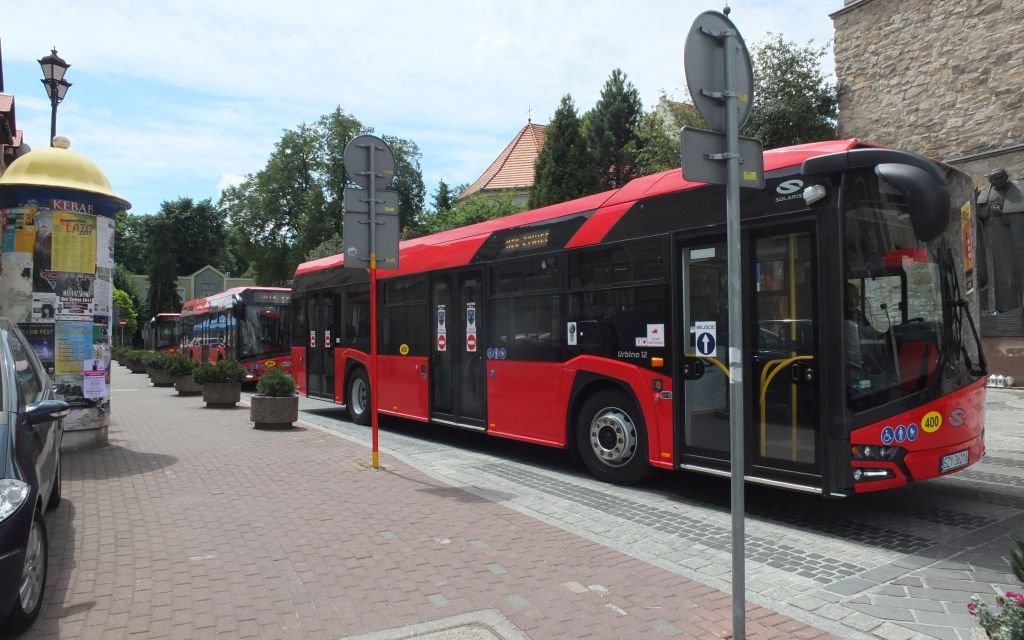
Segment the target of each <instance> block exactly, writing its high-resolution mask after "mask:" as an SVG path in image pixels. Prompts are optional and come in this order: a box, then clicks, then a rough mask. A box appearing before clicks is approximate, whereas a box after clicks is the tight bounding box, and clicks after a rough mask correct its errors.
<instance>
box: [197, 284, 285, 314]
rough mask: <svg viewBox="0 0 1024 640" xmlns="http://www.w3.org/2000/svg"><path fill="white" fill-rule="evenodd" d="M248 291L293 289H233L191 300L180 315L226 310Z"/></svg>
mask: <svg viewBox="0 0 1024 640" xmlns="http://www.w3.org/2000/svg"><path fill="white" fill-rule="evenodd" d="M247 291H281V292H288V293H290V292H291V289H289V288H287V287H232V288H231V289H228V290H227V291H221V292H220V293H215V294H213V295H212V296H207V297H205V298H195V299H194V300H189V301H188V302H186V303H185V304H183V305H182V306H181V314H180V315H186V316H188V315H195V314H197V313H206V312H207V311H212V310H216V309H226V308H227V307H230V306H231V303H232V302H234V301H235V299H236V297H238V296H241V295H242V294H243V293H245V292H247Z"/></svg>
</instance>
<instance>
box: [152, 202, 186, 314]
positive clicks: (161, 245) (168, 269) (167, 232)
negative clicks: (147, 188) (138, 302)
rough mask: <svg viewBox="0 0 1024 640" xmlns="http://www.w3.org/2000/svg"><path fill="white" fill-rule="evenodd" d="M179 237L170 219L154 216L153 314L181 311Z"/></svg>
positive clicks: (163, 216)
mask: <svg viewBox="0 0 1024 640" xmlns="http://www.w3.org/2000/svg"><path fill="white" fill-rule="evenodd" d="M177 236H178V231H177V230H176V229H175V228H174V223H173V222H172V221H171V219H170V218H169V217H168V216H165V215H157V216H154V218H153V220H152V221H151V222H150V225H149V258H150V259H149V270H148V275H149V297H148V300H147V304H146V312H147V313H148V314H149V315H153V316H155V315H156V314H158V313H177V312H178V311H180V310H181V297H179V296H178V290H177V288H178V276H177V274H178V264H177V261H176V256H177V251H176V248H177V240H178V238H177Z"/></svg>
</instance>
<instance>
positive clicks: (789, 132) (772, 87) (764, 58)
mask: <svg viewBox="0 0 1024 640" xmlns="http://www.w3.org/2000/svg"><path fill="white" fill-rule="evenodd" d="M827 53H828V46H824V47H821V48H816V47H813V46H811V45H810V44H807V45H806V46H800V45H798V44H796V43H795V42H789V41H787V40H784V39H783V37H782V36H781V35H779V34H768V36H767V37H766V38H765V39H764V40H762V41H761V42H759V43H758V44H756V45H755V46H754V48H753V51H752V55H751V58H752V63H753V71H754V104H753V105H752V106H751V110H750V119H749V120H747V124H746V126H745V127H744V128H743V132H742V133H743V135H746V136H751V137H754V138H758V139H760V140H761V142H762V144H764V148H765V149H774V148H777V147H784V146H787V145H793V144H801V143H804V142H813V141H816V140H828V139H831V138H834V137H835V131H836V116H837V114H838V109H839V98H838V96H837V94H836V88H835V86H833V85H832V84H830V83H829V82H828V81H827V79H826V77H825V74H824V72H823V71H822V69H821V59H822V58H823V57H825V55H826V54H827Z"/></svg>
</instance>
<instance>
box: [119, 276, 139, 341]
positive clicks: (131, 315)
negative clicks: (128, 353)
mask: <svg viewBox="0 0 1024 640" xmlns="http://www.w3.org/2000/svg"><path fill="white" fill-rule="evenodd" d="M114 307H116V308H117V314H116V316H117V319H118V320H124V321H125V322H127V323H128V324H127V325H125V326H124V327H120V326H119V327H118V331H119V332H120V335H118V338H130V337H131V336H133V335H135V330H136V329H138V327H139V319H138V317H139V314H138V312H137V311H136V307H135V303H134V302H133V301H132V298H131V296H130V295H129V294H128V292H127V291H124V290H122V289H118V288H117V287H114ZM116 342H117V344H118V346H120V344H121V340H120V339H119V340H116ZM125 344H128V341H127V340H126V341H125Z"/></svg>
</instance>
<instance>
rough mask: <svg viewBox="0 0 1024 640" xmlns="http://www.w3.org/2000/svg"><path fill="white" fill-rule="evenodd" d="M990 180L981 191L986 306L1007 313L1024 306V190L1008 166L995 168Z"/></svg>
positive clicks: (980, 218) (989, 176)
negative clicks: (986, 291)
mask: <svg viewBox="0 0 1024 640" xmlns="http://www.w3.org/2000/svg"><path fill="white" fill-rule="evenodd" d="M988 182H989V185H988V186H987V187H982V188H981V190H980V191H979V193H978V218H979V220H980V221H981V225H982V232H983V236H984V248H985V256H984V258H983V260H984V262H983V264H984V265H985V267H986V271H987V278H986V280H987V284H988V291H989V293H988V295H987V296H985V297H984V298H983V302H982V306H983V308H985V309H987V310H989V311H993V312H997V313H1003V312H1006V311H1010V310H1012V309H1017V308H1020V307H1022V306H1024V192H1022V191H1021V189H1020V187H1019V186H1018V185H1017V184H1015V183H1014V182H1013V181H1012V180H1010V178H1009V176H1008V175H1007V173H1006V170H1005V169H994V170H993V171H991V172H990V173H989V174H988ZM979 258H981V256H979ZM985 303H987V304H985Z"/></svg>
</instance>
